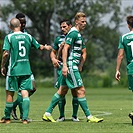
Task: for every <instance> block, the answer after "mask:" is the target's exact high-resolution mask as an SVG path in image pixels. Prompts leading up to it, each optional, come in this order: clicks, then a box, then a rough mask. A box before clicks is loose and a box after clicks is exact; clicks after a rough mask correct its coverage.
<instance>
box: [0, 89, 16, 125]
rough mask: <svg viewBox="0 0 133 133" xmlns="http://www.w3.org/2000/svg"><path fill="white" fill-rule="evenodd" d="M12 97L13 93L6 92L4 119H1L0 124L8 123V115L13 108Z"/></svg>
mask: <svg viewBox="0 0 133 133" xmlns="http://www.w3.org/2000/svg"><path fill="white" fill-rule="evenodd" d="M13 96H14V92H11V91H8V90H6V105H5V110H4V117H3V118H2V119H1V121H0V123H7V124H8V123H10V114H11V111H12V107H13Z"/></svg>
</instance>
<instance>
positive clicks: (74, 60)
mask: <svg viewBox="0 0 133 133" xmlns="http://www.w3.org/2000/svg"><path fill="white" fill-rule="evenodd" d="M66 44H68V45H70V49H69V53H68V58H67V64H68V66H69V68H70V67H72V69H73V70H78V65H79V63H80V59H81V54H82V49H84V48H86V46H85V43H84V40H83V38H82V36H81V34H80V33H79V31H78V30H77V29H76V28H75V27H72V28H71V30H70V31H69V32H68V34H67V36H66Z"/></svg>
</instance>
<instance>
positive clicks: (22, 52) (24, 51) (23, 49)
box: [19, 41, 26, 57]
mask: <svg viewBox="0 0 133 133" xmlns="http://www.w3.org/2000/svg"><path fill="white" fill-rule="evenodd" d="M23 44H24V41H19V51H20V52H19V55H20V56H21V57H24V56H25V55H26V48H25V47H24V46H23Z"/></svg>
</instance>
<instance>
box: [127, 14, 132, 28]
mask: <svg viewBox="0 0 133 133" xmlns="http://www.w3.org/2000/svg"><path fill="white" fill-rule="evenodd" d="M127 24H128V25H129V26H130V27H132V28H133V16H127Z"/></svg>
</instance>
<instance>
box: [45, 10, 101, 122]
mask: <svg viewBox="0 0 133 133" xmlns="http://www.w3.org/2000/svg"><path fill="white" fill-rule="evenodd" d="M85 25H86V16H85V14H84V13H82V12H78V13H77V14H76V15H75V26H74V27H72V28H71V30H70V31H69V32H68V34H67V36H66V39H65V45H64V48H63V50H62V60H63V68H62V75H63V76H62V79H61V86H60V88H59V89H58V91H57V92H56V93H55V94H54V96H53V97H52V101H51V103H50V106H49V107H48V108H47V109H46V112H45V114H44V115H43V118H44V117H45V120H47V121H48V120H49V121H51V122H55V120H54V119H53V117H52V115H51V113H52V111H53V109H54V107H55V106H56V104H57V103H58V102H59V100H60V98H61V97H62V95H64V94H65V93H66V92H67V89H66V88H65V86H67V87H68V88H69V89H74V90H75V91H76V95H77V98H78V102H79V105H80V106H81V108H82V110H83V111H84V114H85V116H86V117H87V122H95V123H98V122H102V121H103V118H97V117H94V116H93V115H92V114H91V113H90V111H89V108H88V105H87V101H86V97H85V88H84V85H83V82H82V78H81V76H80V70H81V69H82V67H83V63H84V61H85V56H82V51H83V49H84V48H85V44H84V41H83V38H82V36H81V34H80V31H81V30H83V29H84V28H85Z"/></svg>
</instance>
